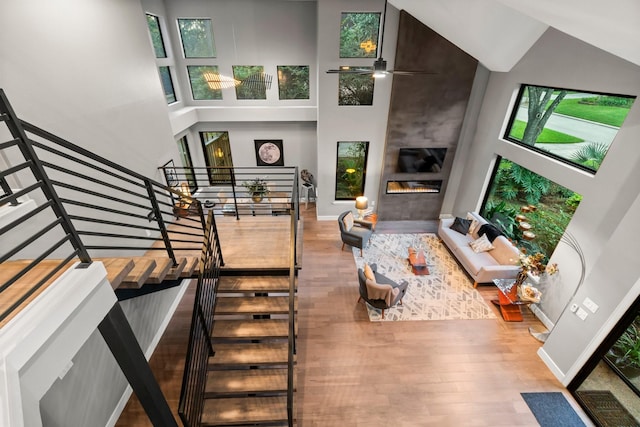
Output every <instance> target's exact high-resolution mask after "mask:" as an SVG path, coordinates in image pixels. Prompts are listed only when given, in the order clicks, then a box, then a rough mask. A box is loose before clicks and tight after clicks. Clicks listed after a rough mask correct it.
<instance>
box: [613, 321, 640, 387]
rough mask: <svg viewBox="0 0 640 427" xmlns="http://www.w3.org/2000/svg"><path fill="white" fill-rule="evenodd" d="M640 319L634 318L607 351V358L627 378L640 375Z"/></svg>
mask: <svg viewBox="0 0 640 427" xmlns="http://www.w3.org/2000/svg"><path fill="white" fill-rule="evenodd" d="M638 323H640V321H639V320H638V319H636V320H634V321H633V322H632V323H631V324H630V325H629V327H628V328H627V329H626V330H625V331H624V332H623V333H622V335H620V338H618V340H617V341H616V342H615V344H613V347H611V349H610V350H609V352H608V353H607V358H608V359H609V360H610V361H612V362H613V364H614V365H616V367H617V368H618V369H619V370H620V372H622V373H623V374H624V375H625V376H626V377H627V378H635V377H637V376H640V326H638Z"/></svg>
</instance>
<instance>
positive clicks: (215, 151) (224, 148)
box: [200, 131, 233, 185]
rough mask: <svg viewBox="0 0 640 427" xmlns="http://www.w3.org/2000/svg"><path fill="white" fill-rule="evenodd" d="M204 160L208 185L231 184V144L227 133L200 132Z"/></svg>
mask: <svg viewBox="0 0 640 427" xmlns="http://www.w3.org/2000/svg"><path fill="white" fill-rule="evenodd" d="M200 139H201V140H202V150H203V151H204V160H205V162H206V164H207V167H208V168H209V169H208V170H209V183H210V184H211V185H215V184H230V183H232V176H231V170H230V169H229V168H232V167H233V159H232V158H231V144H230V143H229V132H227V131H222V132H200Z"/></svg>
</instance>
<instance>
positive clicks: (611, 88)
mask: <svg viewBox="0 0 640 427" xmlns="http://www.w3.org/2000/svg"><path fill="white" fill-rule="evenodd" d="M521 83H530V84H536V85H543V86H544V85H548V86H554V87H565V88H570V89H577V90H587V91H600V92H609V93H617V94H627V95H634V96H638V95H640V67H638V66H636V65H633V64H631V63H629V62H626V61H624V60H622V59H620V58H617V57H615V56H613V55H610V54H608V53H606V52H604V51H601V50H599V49H597V48H595V47H593V46H590V45H588V44H586V43H583V42H581V41H578V40H576V39H574V38H572V37H570V36H567V35H565V34H563V33H561V32H559V31H556V30H553V29H550V30H548V31H547V32H546V33H545V34H544V35H543V36H542V37H541V39H540V40H539V41H538V42H537V43H536V44H535V45H534V46H533V48H532V49H531V50H530V51H529V52H528V53H527V55H525V57H524V58H523V59H522V60H521V61H520V62H519V63H518V65H517V66H516V67H514V68H513V70H512V71H511V72H509V73H491V75H490V78H489V84H488V87H487V90H486V93H485V97H484V101H483V105H482V108H481V111H480V115H479V117H478V124H477V131H476V134H475V137H474V139H473V141H472V144H470V145H469V146H468V147H467V150H468V151H467V153H465V154H466V156H465V157H459V154H457V155H456V158H459V159H463V158H466V160H464V165H463V166H464V167H458V168H457V169H456V170H457V173H458V174H459V176H460V180H459V184H458V186H457V187H452V186H451V185H450V187H449V188H448V189H447V193H448V194H447V196H450V194H449V193H451V195H455V201H454V202H453V203H452V204H451V205H452V209H451V212H445V213H451V214H454V215H461V214H464V213H465V212H466V211H467V210H471V209H473V208H475V207H477V206H478V205H479V202H480V200H481V197H482V194H483V189H484V186H486V179H485V178H486V177H487V176H488V175H489V174H490V172H491V165H492V162H493V160H494V159H495V157H496V155H500V156H503V157H506V158H508V159H510V160H512V161H514V162H516V163H519V164H521V165H523V166H525V167H527V168H528V169H530V170H532V171H534V172H536V173H538V174H541V175H544V176H546V177H547V178H549V179H551V180H552V181H555V182H556V183H558V184H560V185H563V186H565V187H567V188H570V189H572V190H574V191H576V192H578V193H580V194H582V195H583V200H582V203H581V204H580V206H579V207H578V210H577V211H576V213H575V215H574V217H573V219H572V221H571V223H570V224H569V227H568V231H569V232H570V233H572V234H573V235H574V236H575V237H576V238H577V239H578V241H579V242H580V245H581V247H582V249H583V251H584V253H585V256H586V263H587V277H586V280H585V282H584V285H583V288H582V289H581V290H580V294H579V295H580V296H581V298H582V299H579V298H580V297H577V298H576V300H575V302H577V303H581V302H582V300H583V299H584V296H588V297H590V298H591V299H592V300H593V301H595V302H596V303H597V304H598V305H600V306H602V307H606V308H605V309H603V310H600V311H598V312H597V313H596V314H594V315H590V317H589V318H588V319H587V321H586V322H582V321H576V319H577V318H576V317H575V315H574V314H572V313H570V312H568V311H567V312H566V313H565V315H564V316H563V317H562V318H561V319H559V321H558V322H557V324H558V328H557V331H554V335H552V336H553V337H554V338H553V339H550V340H549V341H548V342H547V344H545V347H544V349H545V351H546V352H547V354H548V356H549V357H550V359H551V360H552V361H553V362H554V363H557V365H558V368H559V371H561V372H563V373H566V372H567V371H568V370H569V369H570V368H571V366H572V365H573V363H574V362H575V361H576V360H577V359H578V357H579V355H580V354H581V353H582V352H583V350H584V349H585V346H586V345H587V340H588V338H589V337H593V336H594V335H595V334H596V332H597V331H598V330H599V329H600V328H602V327H603V326H604V325H606V324H608V322H609V321H610V319H609V316H610V314H611V310H608V309H607V308H610V307H615V306H617V305H618V304H619V303H620V297H621V295H624V294H625V291H628V290H629V289H631V288H632V286H633V284H634V283H635V281H636V280H637V278H638V274H637V273H636V271H637V268H636V267H635V265H633V263H632V262H629V260H628V259H627V257H625V256H611V255H613V254H611V253H610V251H615V252H616V253H617V254H618V255H620V254H622V253H624V252H625V251H627V250H628V251H634V249H633V243H632V240H633V239H632V238H631V239H629V240H628V242H627V243H625V244H623V242H622V240H621V239H618V238H614V234H615V233H616V232H617V230H620V229H621V227H623V225H622V223H621V221H622V219H623V218H625V216H628V215H629V214H630V213H631V212H632V211H630V208H631V206H632V204H633V203H634V201H635V200H636V198H637V197H638V195H639V194H640V145H638V143H637V141H638V138H639V137H640V102H638V101H636V103H635V104H634V106H633V108H632V109H631V111H630V113H629V115H628V116H627V119H626V121H625V123H624V125H623V127H622V128H621V129H620V132H619V133H618V135H617V137H616V140H615V141H614V143H613V144H612V146H611V148H610V150H609V153H608V154H607V158H606V159H605V161H604V162H603V163H602V166H601V167H600V169H599V170H598V172H597V174H596V175H590V174H587V173H585V172H582V171H579V170H577V169H575V168H572V167H569V166H566V165H564V164H562V163H560V162H558V161H555V160H551V159H548V158H546V157H544V156H541V155H539V154H536V153H533V152H530V151H528V150H526V149H523V148H520V147H518V146H516V145H515V144H512V143H509V142H507V141H505V140H502V139H501V137H500V136H501V135H502V134H503V131H504V126H505V125H506V121H507V119H508V114H509V111H510V108H511V106H512V104H513V102H514V100H515V95H516V91H517V89H518V87H519V85H520V84H521ZM452 182H454V181H453V180H452ZM635 217H636V219H637V215H636V216H635ZM626 229H628V225H627V226H626ZM628 233H629V231H628V230H627V236H628V237H632V236H631V235H629V234H628ZM551 261H552V262H557V263H558V265H559V267H560V276H559V280H557V286H556V285H554V286H552V287H550V288H549V289H548V290H547V293H548V294H547V297H546V299H545V301H546V304H545V306H544V307H543V310H544V311H545V313H546V315H547V316H548V317H549V318H550V319H551V320H552V321H556V320H557V319H558V316H560V314H561V312H562V309H563V307H564V306H565V304H566V303H567V302H568V299H569V298H570V297H571V295H572V293H573V291H574V289H575V286H576V284H577V282H578V278H579V262H578V257H577V255H576V254H575V253H574V252H573V251H572V250H571V249H569V248H568V247H566V246H564V245H560V246H559V248H558V249H557V250H556V252H555V253H554V255H553V256H552V260H551ZM603 272H606V274H605V275H603V274H602V273H603ZM605 277H609V280H603V279H604V278H605ZM612 288H615V289H616V291H615V292H612ZM563 325H565V326H563ZM561 326H562V327H561ZM578 331H579V333H578ZM567 343H571V345H567Z"/></svg>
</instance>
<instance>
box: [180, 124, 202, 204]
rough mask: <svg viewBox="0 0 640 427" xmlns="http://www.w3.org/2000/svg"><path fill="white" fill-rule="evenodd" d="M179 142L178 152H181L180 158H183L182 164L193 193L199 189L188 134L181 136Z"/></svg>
mask: <svg viewBox="0 0 640 427" xmlns="http://www.w3.org/2000/svg"><path fill="white" fill-rule="evenodd" d="M177 143H178V152H179V153H180V160H182V166H183V167H184V168H185V169H184V175H185V179H186V180H187V182H188V183H189V188H190V190H191V194H194V193H195V192H196V190H197V189H198V183H197V181H196V177H195V174H194V172H193V161H192V160H191V153H190V152H189V143H188V141H187V136H186V135H185V136H183V137H182V138H180V139H179V140H178V141H177Z"/></svg>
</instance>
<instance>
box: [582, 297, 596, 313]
mask: <svg viewBox="0 0 640 427" xmlns="http://www.w3.org/2000/svg"><path fill="white" fill-rule="evenodd" d="M582 304H583V305H584V306H585V307H587V309H588V310H589V311H590V312H592V313H595V312H596V311H598V308H599V307H598V304H596V303H595V302H593V300H592V299H591V298H589V297H586V298H585V299H584V301H583V303H582Z"/></svg>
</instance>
